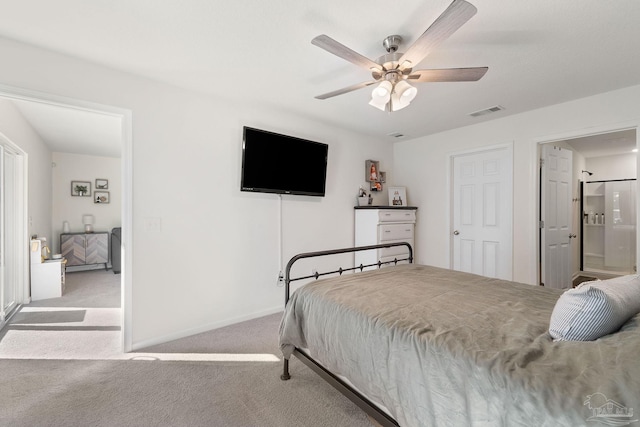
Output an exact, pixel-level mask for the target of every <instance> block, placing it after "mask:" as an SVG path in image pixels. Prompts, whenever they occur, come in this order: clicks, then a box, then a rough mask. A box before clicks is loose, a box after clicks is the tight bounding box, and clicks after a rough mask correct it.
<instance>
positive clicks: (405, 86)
mask: <svg viewBox="0 0 640 427" xmlns="http://www.w3.org/2000/svg"><path fill="white" fill-rule="evenodd" d="M417 94H418V89H416V88H415V87H413V86H411V85H410V84H409V83H407V82H406V81H404V80H401V81H399V82H398V83H396V85H395V87H394V88H393V94H392V95H391V111H398V110H402V109H403V108H405V107H407V106H408V105H409V104H411V101H413V98H415V97H416V95H417Z"/></svg>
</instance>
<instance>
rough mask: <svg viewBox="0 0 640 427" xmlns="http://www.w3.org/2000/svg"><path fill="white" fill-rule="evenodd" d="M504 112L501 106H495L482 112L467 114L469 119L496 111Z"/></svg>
mask: <svg viewBox="0 0 640 427" xmlns="http://www.w3.org/2000/svg"><path fill="white" fill-rule="evenodd" d="M501 110H504V107H503V106H502V105H495V106H493V107H489V108H485V109H484V110H480V111H476V112H473V113H469V115H470V116H471V117H478V116H484V115H485V114H491V113H497V112H498V111H501Z"/></svg>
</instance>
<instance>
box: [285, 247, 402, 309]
mask: <svg viewBox="0 0 640 427" xmlns="http://www.w3.org/2000/svg"><path fill="white" fill-rule="evenodd" d="M394 246H406V247H407V248H409V254H408V256H406V257H404V258H394V259H393V260H390V261H384V262H383V261H380V260H378V262H375V263H373V264H365V265H363V264H360V265H358V266H355V267H350V268H342V267H340V268H338V269H337V270H333V271H327V272H325V273H318V272H316V273H314V274H310V275H307V276H300V277H294V278H292V277H291V267H292V266H293V264H294V263H295V262H296V261H299V260H301V259H304V258H313V257H319V256H326V255H336V254H344V253H349V252H360V251H368V250H371V249H384V248H392V247H394ZM401 261H409V263H413V248H412V247H411V245H410V244H409V243H407V242H399V243H386V244H384V243H383V244H379V245H369V246H356V247H353V248H343V249H331V250H327V251H317V252H306V253H301V254H298V255H296V256H294V257H293V258H291V259H290V260H289V262H288V263H287V267H286V268H285V274H284V286H285V299H284V304H285V305H287V303H288V302H289V298H290V295H289V294H290V291H291V287H290V283H291V282H295V281H296V280H304V279H318V278H319V277H321V276H328V275H330V274H339V275H342V273H344V272H348V271H355V270H360V271H362V270H364V269H365V268H367V267H378V268H380V267H382V266H383V265H387V264H394V265H395V264H398V263H399V262H401Z"/></svg>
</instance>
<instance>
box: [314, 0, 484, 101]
mask: <svg viewBox="0 0 640 427" xmlns="http://www.w3.org/2000/svg"><path fill="white" fill-rule="evenodd" d="M476 12H477V9H476V7H475V6H473V5H472V4H471V3H468V2H466V1H465V0H453V2H452V3H451V4H450V5H449V7H448V8H447V9H446V10H445V11H444V12H443V13H442V14H441V15H440V16H439V17H438V19H436V20H435V21H434V22H433V24H431V26H430V27H429V28H427V30H426V31H425V32H424V33H422V35H421V36H420V37H418V39H417V40H416V41H415V43H413V45H412V46H410V47H409V49H407V51H406V52H405V53H400V52H398V46H399V45H400V43H401V42H402V37H400V36H398V35H392V36H388V37H386V38H385V39H384V41H383V42H382V45H383V46H384V48H385V49H386V50H387V54H386V55H382V56H381V57H379V58H378V59H377V60H376V61H372V60H370V59H369V58H366V57H364V56H362V55H360V54H359V53H357V52H355V51H353V50H351V49H349V48H348V47H346V46H344V45H343V44H341V43H339V42H337V41H335V40H334V39H332V38H331V37H329V36H327V35H324V34H323V35H320V36H318V37H315V38H314V39H313V40H312V41H311V43H312V44H314V45H316V46H318V47H320V48H322V49H324V50H326V51H327V52H330V53H333V54H334V55H337V56H339V57H340V58H343V59H345V60H347V61H349V62H352V63H354V64H356V65H358V66H361V67H364V68H366V69H367V70H369V71H371V76H372V77H373V80H370V81H366V82H363V83H357V84H354V85H352V86H348V87H345V88H342V89H338V90H335V91H333V92H328V93H325V94H322V95H318V96H316V98H317V99H327V98H331V97H334V96H337V95H342V94H345V93H348V92H351V91H354V90H357V89H361V88H363V87H366V86H371V85H373V84H376V83H380V84H379V85H378V86H377V87H376V88H375V89H374V90H373V93H372V94H371V101H370V102H369V105H372V106H374V107H376V108H378V109H380V110H382V111H389V112H391V111H398V110H400V109H402V108H404V107H406V106H407V105H409V104H410V103H411V101H412V100H413V98H415V96H416V94H417V93H418V90H417V89H416V88H415V87H414V86H411V85H410V84H409V83H410V82H411V83H420V82H470V81H477V80H479V79H480V78H482V76H484V75H485V73H486V72H487V70H488V67H473V68H445V69H430V70H414V69H413V67H414V66H415V65H417V64H418V63H419V62H420V61H422V60H423V59H424V58H425V57H426V56H427V55H428V54H429V53H430V52H431V51H432V50H433V49H434V48H435V47H436V46H438V44H440V43H442V42H443V41H444V40H446V39H447V38H448V37H449V36H451V34H453V33H454V32H455V31H456V30H457V29H458V28H460V27H461V26H462V25H463V24H464V23H465V22H467V21H468V20H469V19H471V17H472V16H473V15H475V14H476Z"/></svg>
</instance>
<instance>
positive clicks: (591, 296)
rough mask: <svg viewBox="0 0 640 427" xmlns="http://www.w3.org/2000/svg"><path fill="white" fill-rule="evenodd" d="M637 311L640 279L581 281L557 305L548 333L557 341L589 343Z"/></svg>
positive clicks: (639, 299)
mask: <svg viewBox="0 0 640 427" xmlns="http://www.w3.org/2000/svg"><path fill="white" fill-rule="evenodd" d="M639 312H640V276H639V275H635V274H634V275H629V276H621V277H616V278H613V279H608V280H598V281H594V282H584V283H581V284H580V285H579V286H577V287H576V288H573V289H569V290H568V291H566V292H564V293H563V294H562V295H561V296H560V298H559V299H558V301H557V302H556V305H555V307H554V308H553V312H552V313H551V321H550V323H549V333H550V334H551V336H552V337H553V338H554V340H556V341H592V340H595V339H598V338H600V337H602V336H604V335H608V334H610V333H612V332H616V331H617V330H618V329H620V327H621V326H622V325H624V324H625V323H626V322H627V320H629V319H630V318H631V317H633V316H634V315H636V314H637V313H639Z"/></svg>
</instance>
